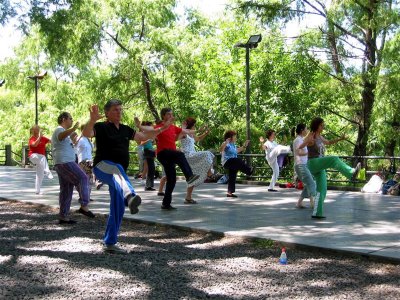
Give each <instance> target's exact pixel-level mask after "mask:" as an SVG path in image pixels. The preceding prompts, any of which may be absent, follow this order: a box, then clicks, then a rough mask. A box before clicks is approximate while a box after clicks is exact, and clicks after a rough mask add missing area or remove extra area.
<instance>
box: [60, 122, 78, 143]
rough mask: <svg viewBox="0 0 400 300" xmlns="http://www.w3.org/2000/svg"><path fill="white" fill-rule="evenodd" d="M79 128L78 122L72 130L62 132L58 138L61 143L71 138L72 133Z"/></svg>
mask: <svg viewBox="0 0 400 300" xmlns="http://www.w3.org/2000/svg"><path fill="white" fill-rule="evenodd" d="M78 127H79V122H76V123H75V125H74V126H72V127H71V128H68V129H66V130H64V131H63V132H60V133H59V134H58V136H57V138H58V140H59V141H63V140H65V139H66V138H67V137H69V136H70V135H71V133H73V132H74V131H75V130H76V129H77V128H78Z"/></svg>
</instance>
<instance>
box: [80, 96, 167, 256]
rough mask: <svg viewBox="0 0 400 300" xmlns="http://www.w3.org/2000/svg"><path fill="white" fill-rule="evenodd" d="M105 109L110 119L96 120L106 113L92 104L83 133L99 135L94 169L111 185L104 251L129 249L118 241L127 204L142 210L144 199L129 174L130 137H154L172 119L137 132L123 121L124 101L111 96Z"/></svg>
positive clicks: (139, 140) (119, 251)
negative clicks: (154, 127)
mask: <svg viewBox="0 0 400 300" xmlns="http://www.w3.org/2000/svg"><path fill="white" fill-rule="evenodd" d="M104 113H105V116H106V119H107V120H106V121H105V122H97V121H98V120H100V119H101V118H103V116H101V115H100V113H99V108H98V106H97V105H93V106H92V107H91V109H90V120H89V122H88V123H87V125H86V127H85V129H84V130H83V135H84V136H86V137H91V136H95V137H96V154H95V158H94V161H93V165H94V168H93V173H94V174H95V175H96V178H98V179H99V180H100V181H102V182H104V183H107V184H108V186H109V192H110V198H111V201H110V215H109V217H108V221H107V228H106V233H105V236H104V251H106V252H111V253H126V251H125V250H124V249H122V248H120V247H118V246H117V245H116V243H117V239H118V231H119V227H120V225H121V222H122V217H123V216H124V211H125V204H127V205H128V207H129V210H130V212H131V214H136V213H138V212H139V209H138V206H139V205H140V203H141V202H142V200H141V198H140V196H139V195H137V194H136V193H135V190H134V189H133V187H132V184H131V183H130V181H129V178H128V176H127V175H126V170H127V168H128V166H129V141H131V140H135V141H137V142H141V141H143V140H148V139H154V138H155V136H156V135H157V134H159V133H160V132H162V131H163V130H164V129H166V128H168V126H169V125H170V124H171V123H170V122H169V123H167V124H166V125H165V126H163V127H162V128H157V129H152V128H151V129H148V130H146V132H136V131H135V130H133V129H132V128H131V127H129V126H127V125H124V124H121V118H122V103H121V101H120V100H117V99H111V100H109V101H108V102H107V103H106V105H105V106H104Z"/></svg>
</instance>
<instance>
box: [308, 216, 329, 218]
mask: <svg viewBox="0 0 400 300" xmlns="http://www.w3.org/2000/svg"><path fill="white" fill-rule="evenodd" d="M311 218H313V219H326V217H324V216H311Z"/></svg>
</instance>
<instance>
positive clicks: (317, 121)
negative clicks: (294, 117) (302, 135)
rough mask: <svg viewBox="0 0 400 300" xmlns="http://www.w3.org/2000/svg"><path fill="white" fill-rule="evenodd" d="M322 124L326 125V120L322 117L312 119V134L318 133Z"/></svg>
mask: <svg viewBox="0 0 400 300" xmlns="http://www.w3.org/2000/svg"><path fill="white" fill-rule="evenodd" d="M322 123H324V119H322V118H320V117H316V118H314V119H312V121H311V124H310V130H311V131H312V132H316V131H317V130H318V127H319V125H321V124H322Z"/></svg>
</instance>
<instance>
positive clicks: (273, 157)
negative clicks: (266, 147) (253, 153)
mask: <svg viewBox="0 0 400 300" xmlns="http://www.w3.org/2000/svg"><path fill="white" fill-rule="evenodd" d="M291 152H292V151H291V150H290V147H289V146H282V145H278V146H276V147H275V148H274V149H272V151H271V152H270V153H269V155H268V156H267V162H268V164H269V166H270V167H271V169H272V178H271V182H270V184H269V187H268V189H271V190H272V189H274V187H275V184H276V181H277V180H278V176H279V166H278V160H277V157H278V155H280V154H284V153H291Z"/></svg>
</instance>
